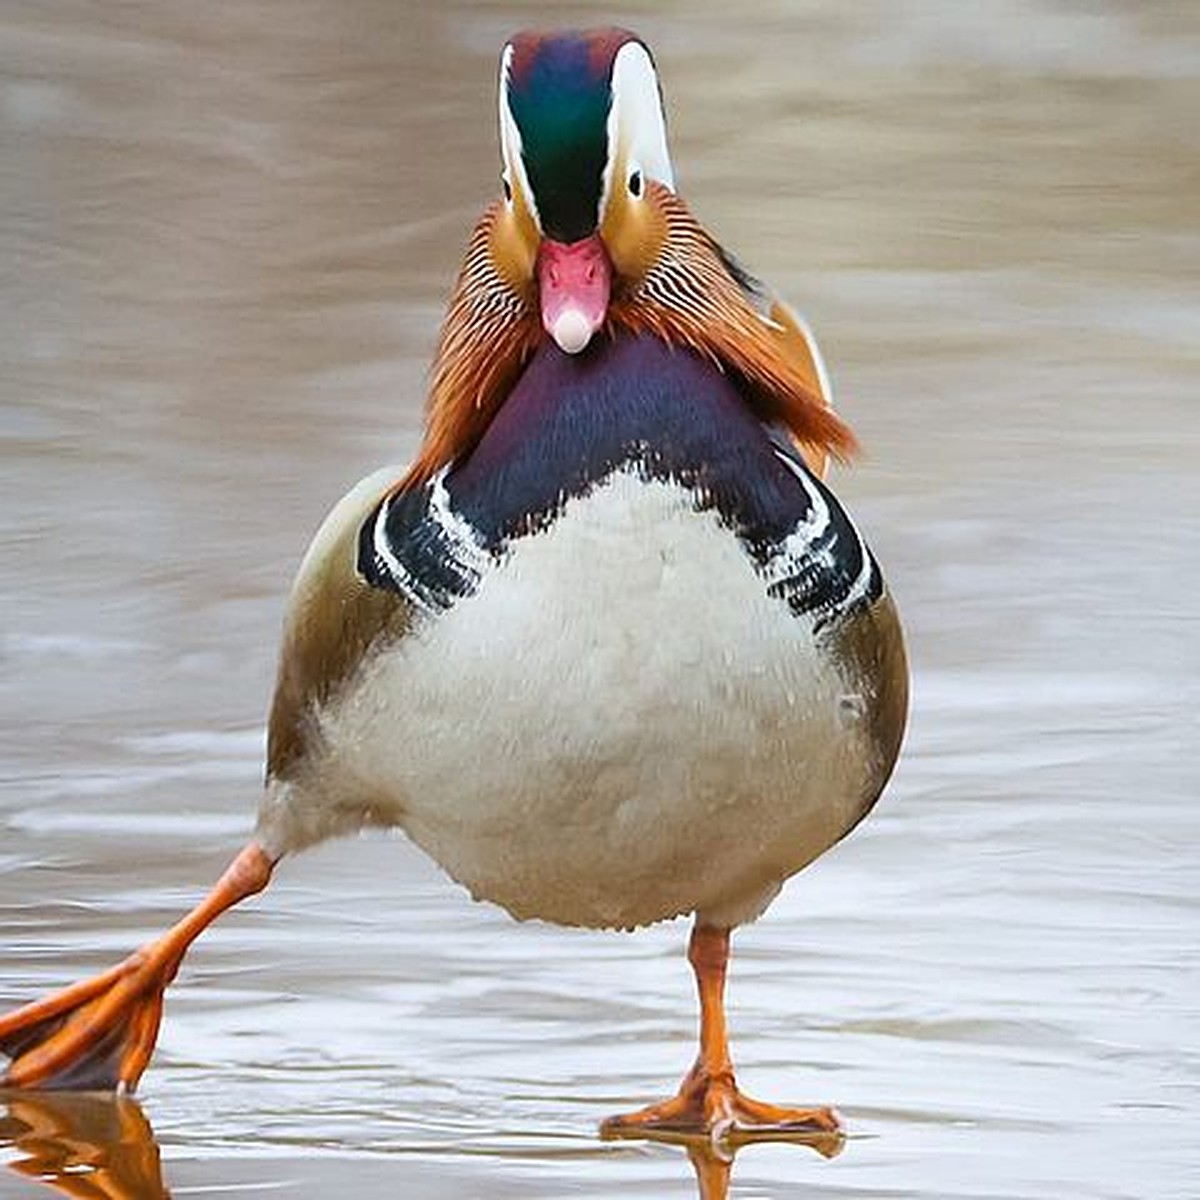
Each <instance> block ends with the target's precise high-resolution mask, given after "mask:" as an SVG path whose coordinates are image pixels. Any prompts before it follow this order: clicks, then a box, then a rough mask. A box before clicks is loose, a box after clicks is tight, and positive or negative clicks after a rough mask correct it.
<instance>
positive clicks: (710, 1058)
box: [600, 922, 840, 1139]
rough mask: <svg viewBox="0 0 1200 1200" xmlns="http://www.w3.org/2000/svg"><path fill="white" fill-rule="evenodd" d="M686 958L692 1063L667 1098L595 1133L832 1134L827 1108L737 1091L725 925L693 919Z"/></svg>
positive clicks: (833, 1118)
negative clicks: (692, 984)
mask: <svg viewBox="0 0 1200 1200" xmlns="http://www.w3.org/2000/svg"><path fill="white" fill-rule="evenodd" d="M688 961H689V962H690V963H691V964H692V970H693V971H695V973H696V986H697V989H698V990H699V992H700V1054H699V1056H698V1057H697V1059H696V1063H695V1066H693V1067H692V1069H691V1070H690V1071H689V1072H688V1074H687V1076H686V1077H685V1078H684V1081H683V1083H682V1084H681V1085H680V1088H679V1091H678V1093H677V1094H676V1095H674V1096H672V1097H671V1099H670V1100H664V1101H663V1102H662V1103H661V1104H652V1105H651V1106H650V1107H649V1108H643V1109H641V1110H640V1111H639V1112H635V1113H630V1114H628V1115H626V1116H620V1117H610V1118H609V1119H608V1120H607V1121H605V1122H604V1124H603V1125H602V1126H601V1127H600V1130H601V1133H603V1134H604V1135H605V1136H608V1137H631V1136H632V1137H641V1136H645V1135H647V1134H655V1133H677V1134H705V1135H707V1136H709V1137H711V1138H714V1139H717V1138H724V1137H726V1136H727V1135H731V1134H733V1135H736V1134H738V1133H743V1134H749V1135H754V1134H768V1133H770V1134H778V1135H787V1134H799V1133H830V1134H836V1133H838V1132H839V1130H840V1123H839V1121H838V1117H837V1114H836V1113H835V1112H834V1111H833V1109H831V1108H778V1107H776V1106H775V1105H773V1104H764V1103H763V1102H762V1101H761V1100H752V1099H750V1097H749V1096H745V1095H743V1094H742V1093H741V1092H740V1091H738V1087H737V1083H736V1081H735V1080H734V1077H733V1061H732V1059H731V1058H730V1057H729V1039H728V1035H727V1033H726V1029H725V971H726V967H727V965H728V962H729V930H728V929H714V928H712V927H711V926H707V925H701V924H700V923H699V922H697V924H696V927H695V928H694V929H693V930H692V938H691V941H690V942H689V944H688Z"/></svg>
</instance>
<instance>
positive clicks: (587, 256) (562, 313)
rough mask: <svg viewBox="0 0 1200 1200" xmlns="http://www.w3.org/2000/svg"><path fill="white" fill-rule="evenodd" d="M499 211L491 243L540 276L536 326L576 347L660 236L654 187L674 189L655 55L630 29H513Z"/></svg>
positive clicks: (504, 66)
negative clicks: (501, 209) (518, 31)
mask: <svg viewBox="0 0 1200 1200" xmlns="http://www.w3.org/2000/svg"><path fill="white" fill-rule="evenodd" d="M500 149H501V154H502V155H503V158H504V171H503V184H504V204H505V210H504V212H503V214H502V215H501V217H500V219H499V221H498V228H497V235H498V236H497V239H496V245H497V250H498V252H499V253H500V254H501V255H503V256H504V260H503V261H504V265H505V267H506V268H507V270H508V273H509V274H510V278H511V279H512V281H513V282H514V283H515V284H517V285H518V286H519V285H521V284H522V283H528V282H530V281H531V280H532V282H533V283H535V284H536V288H537V296H538V305H539V311H540V318H541V323H542V327H543V329H544V330H545V332H546V333H547V334H549V336H550V337H551V338H552V339H553V340H554V341H555V342H556V343H557V344H558V346H559V348H560V349H562V350H563V351H565V352H566V353H568V354H577V353H579V352H580V351H581V350H583V349H584V348H585V347H586V346H587V344H588V343H589V342H590V341H591V339H592V337H593V335H594V334H595V333H596V332H597V330H599V329H600V328H601V326H602V325H603V324H604V323H605V321H606V319H607V317H608V309H609V303H610V301H611V299H612V291H613V283H614V280H615V281H617V282H618V283H619V285H620V286H621V287H622V288H624V289H625V290H629V289H630V287H631V285H633V284H635V283H636V282H637V281H638V280H639V279H641V278H643V277H644V275H645V274H646V272H647V270H648V269H649V267H650V265H651V263H652V261H653V258H654V255H655V252H656V250H657V249H658V246H659V244H660V243H661V240H662V232H663V231H662V229H661V228H660V226H661V221H660V220H659V217H658V213H657V211H656V208H655V205H654V201H653V199H652V196H651V190H652V188H655V187H657V188H662V189H665V190H666V191H668V192H670V191H674V187H675V182H674V177H673V174H672V171H671V159H670V155H669V153H668V151H667V131H666V122H665V120H664V117H663V109H662V99H661V93H660V90H659V85H658V76H657V74H656V73H655V69H654V62H653V60H652V59H651V57H650V52H649V50H648V49H647V48H646V46H645V45H643V44H642V43H641V42H640V41H638V40H637V38H636V37H634V35H633V34H631V33H628V32H627V31H625V30H620V29H611V30H604V31H600V32H595V33H584V34H558V35H549V36H547V35H539V34H529V33H526V34H519V35H518V36H517V37H515V38H514V39H513V40H512V41H511V42H509V44H508V45H507V46H505V48H504V53H503V55H502V56H501V61H500Z"/></svg>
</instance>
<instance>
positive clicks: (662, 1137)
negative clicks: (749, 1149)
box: [606, 1129, 846, 1200]
mask: <svg viewBox="0 0 1200 1200" xmlns="http://www.w3.org/2000/svg"><path fill="white" fill-rule="evenodd" d="M615 1136H616V1137H621V1136H622V1135H615ZM606 1137H607V1138H610V1139H614V1140H615V1138H614V1135H612V1134H608V1135H606ZM622 1140H628V1141H634V1140H636V1141H646V1142H662V1143H665V1144H667V1145H678V1146H682V1147H683V1148H684V1149H685V1150H686V1151H687V1156H688V1159H689V1160H690V1162H691V1164H692V1169H693V1170H694V1171H695V1172H696V1191H697V1195H698V1197H699V1200H726V1198H727V1197H728V1195H729V1181H730V1179H731V1177H732V1175H733V1163H734V1159H735V1158H736V1157H737V1153H738V1151H739V1150H741V1149H742V1148H743V1147H744V1146H749V1145H753V1144H755V1143H758V1142H776V1143H778V1142H786V1143H787V1144H789V1145H793V1146H807V1147H808V1148H809V1149H810V1150H815V1151H816V1152H817V1153H818V1154H819V1155H820V1156H821V1157H822V1158H833V1157H834V1156H835V1155H838V1154H841V1152H842V1150H843V1148H844V1147H845V1145H846V1139H845V1137H844V1136H843V1135H842V1134H840V1133H827V1132H825V1131H823V1130H814V1131H812V1132H811V1133H809V1132H794V1131H791V1132H782V1131H772V1130H769V1129H759V1130H755V1131H753V1132H745V1131H742V1130H737V1129H734V1130H732V1131H731V1132H730V1133H729V1134H727V1135H726V1137H725V1138H723V1139H721V1140H720V1141H716V1140H714V1139H712V1138H707V1137H702V1136H696V1135H691V1134H675V1133H668V1132H664V1131H657V1132H654V1133H647V1132H645V1131H642V1132H641V1133H639V1134H638V1135H637V1136H636V1137H631V1136H629V1135H624V1136H623V1137H622Z"/></svg>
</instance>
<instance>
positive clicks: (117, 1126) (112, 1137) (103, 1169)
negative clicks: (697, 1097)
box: [0, 1092, 845, 1200]
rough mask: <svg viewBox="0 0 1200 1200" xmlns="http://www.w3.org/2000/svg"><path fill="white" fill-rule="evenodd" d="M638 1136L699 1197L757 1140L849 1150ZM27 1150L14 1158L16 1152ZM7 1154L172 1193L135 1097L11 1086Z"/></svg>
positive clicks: (87, 1182) (1, 1124)
mask: <svg viewBox="0 0 1200 1200" xmlns="http://www.w3.org/2000/svg"><path fill="white" fill-rule="evenodd" d="M625 1140H637V1141H654V1142H660V1143H663V1144H667V1145H678V1146H681V1147H683V1149H684V1150H685V1151H686V1152H687V1156H688V1159H689V1161H690V1162H691V1164H692V1168H693V1170H694V1171H695V1173H696V1193H697V1196H698V1200H726V1197H727V1196H728V1195H729V1186H730V1180H731V1178H732V1174H733V1165H734V1159H735V1156H736V1154H737V1152H738V1151H739V1150H740V1149H741V1148H742V1147H743V1146H747V1145H750V1144H753V1143H762V1142H786V1143H788V1144H789V1145H794V1146H805V1147H808V1148H810V1149H812V1150H815V1151H816V1152H817V1153H818V1154H819V1155H821V1157H822V1158H833V1157H834V1156H835V1155H838V1154H840V1153H841V1152H842V1150H843V1148H844V1146H845V1138H844V1137H843V1136H842V1135H841V1134H838V1133H825V1132H814V1133H807V1134H796V1133H791V1134H784V1135H780V1134H774V1135H773V1134H771V1133H769V1132H763V1131H759V1132H757V1133H754V1134H750V1135H747V1134H741V1133H738V1132H736V1131H735V1132H734V1133H732V1134H730V1135H729V1136H728V1138H727V1139H725V1140H723V1141H720V1142H715V1141H711V1140H710V1139H708V1138H704V1137H697V1136H687V1135H680V1134H664V1133H660V1134H655V1135H653V1136H649V1137H647V1136H644V1135H643V1136H640V1137H638V1138H636V1139H629V1138H627V1139H625ZM12 1150H15V1151H17V1152H18V1153H19V1154H20V1155H21V1156H22V1157H17V1158H12V1157H11V1151H12ZM0 1153H2V1154H3V1156H4V1157H5V1158H6V1159H8V1162H7V1165H8V1167H9V1168H10V1169H11V1170H13V1171H15V1172H17V1173H18V1174H20V1175H25V1176H27V1177H29V1178H31V1179H35V1180H37V1181H38V1182H39V1183H44V1184H48V1185H49V1186H50V1187H53V1188H57V1190H58V1191H59V1192H61V1193H62V1194H63V1195H64V1196H73V1197H77V1198H78V1200H85V1198H86V1200H163V1198H166V1200H169V1197H170V1195H171V1193H170V1192H169V1191H168V1190H167V1188H166V1185H165V1184H164V1183H163V1177H162V1167H161V1162H160V1159H161V1155H160V1152H159V1148H158V1142H157V1141H156V1140H155V1137H154V1130H153V1129H152V1128H151V1127H150V1122H149V1121H148V1120H147V1119H146V1116H145V1114H144V1113H143V1112H142V1108H141V1105H139V1104H138V1102H137V1101H136V1100H134V1099H132V1098H131V1097H129V1096H113V1095H99V1094H96V1093H78V1092H76V1093H72V1092H11V1093H8V1094H7V1095H6V1096H5V1097H4V1098H3V1100H0Z"/></svg>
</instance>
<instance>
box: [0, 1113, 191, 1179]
mask: <svg viewBox="0 0 1200 1200" xmlns="http://www.w3.org/2000/svg"><path fill="white" fill-rule="evenodd" d="M10 1147H11V1149H9V1148H10ZM12 1150H16V1151H17V1152H18V1154H19V1155H21V1156H22V1157H16V1158H13V1157H10V1156H11V1153H12ZM0 1151H6V1153H5V1158H6V1159H7V1163H6V1165H7V1166H8V1168H9V1170H11V1171H16V1172H17V1174H19V1175H26V1176H28V1177H29V1178H30V1179H35V1180H37V1182H38V1183H42V1184H47V1185H49V1186H50V1187H53V1188H56V1189H57V1190H58V1191H60V1192H61V1193H62V1194H63V1195H64V1196H73V1197H76V1198H77V1200H163V1198H164V1197H165V1198H166V1200H170V1195H171V1193H170V1192H168V1191H167V1189H166V1186H165V1185H164V1184H163V1178H162V1167H161V1165H160V1162H159V1149H158V1143H157V1142H156V1141H155V1139H154V1131H153V1130H152V1129H151V1128H150V1122H149V1121H147V1120H146V1117H145V1114H144V1113H143V1112H142V1109H141V1106H140V1105H139V1104H138V1102H137V1101H136V1100H133V1099H131V1098H130V1097H128V1096H112V1095H99V1094H96V1093H86V1092H82V1093H81V1092H11V1093H8V1094H5V1095H0ZM0 1191H3V1188H2V1187H0Z"/></svg>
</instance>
